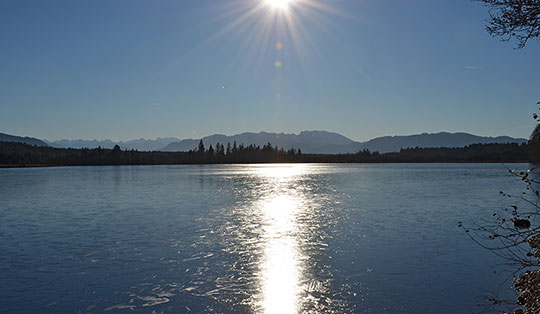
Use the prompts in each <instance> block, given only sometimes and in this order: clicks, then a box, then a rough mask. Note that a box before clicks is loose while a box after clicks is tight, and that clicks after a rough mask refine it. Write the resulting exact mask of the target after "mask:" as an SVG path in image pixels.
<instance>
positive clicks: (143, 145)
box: [48, 137, 198, 151]
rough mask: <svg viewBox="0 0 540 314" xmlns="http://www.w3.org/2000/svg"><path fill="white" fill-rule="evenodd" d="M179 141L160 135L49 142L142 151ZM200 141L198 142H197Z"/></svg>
mask: <svg viewBox="0 0 540 314" xmlns="http://www.w3.org/2000/svg"><path fill="white" fill-rule="evenodd" d="M176 141H179V139H177V138H175V137H167V138H161V137H158V138H156V139H155V140H147V139H144V138H141V139H136V140H130V141H119V142H113V141H111V140H80V139H79V140H65V139H64V140H57V141H51V142H48V143H49V144H50V145H51V146H54V147H58V148H96V147H98V146H101V147H102V148H107V149H112V148H113V147H114V146H115V145H118V146H120V147H121V148H122V149H129V150H131V149H136V150H140V151H153V150H158V149H160V148H162V147H164V146H166V145H168V144H169V143H171V142H176ZM197 143H198V142H197Z"/></svg>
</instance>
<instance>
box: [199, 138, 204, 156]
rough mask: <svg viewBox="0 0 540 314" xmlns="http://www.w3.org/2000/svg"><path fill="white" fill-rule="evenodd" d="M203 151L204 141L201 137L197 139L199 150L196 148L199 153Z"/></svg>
mask: <svg viewBox="0 0 540 314" xmlns="http://www.w3.org/2000/svg"><path fill="white" fill-rule="evenodd" d="M204 151H205V149H204V143H203V140H202V139H201V140H200V141H199V150H198V152H199V154H204Z"/></svg>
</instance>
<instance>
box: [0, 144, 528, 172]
mask: <svg viewBox="0 0 540 314" xmlns="http://www.w3.org/2000/svg"><path fill="white" fill-rule="evenodd" d="M528 155H529V146H528V145H526V144H521V145H519V144H474V145H469V146H466V147H461V148H444V147H441V148H419V147H416V148H407V149H402V150H401V151H399V152H394V153H384V154H380V153H378V152H370V151H368V150H363V151H360V152H358V153H354V154H352V153H351V154H304V153H302V152H301V151H300V150H296V149H289V150H284V149H283V148H278V147H277V146H272V145H271V144H270V143H268V144H267V145H264V146H263V147H260V146H256V145H249V146H244V145H236V143H233V144H230V143H228V144H227V145H223V144H217V145H216V146H215V147H213V146H212V145H211V146H209V147H208V148H207V147H205V146H204V143H203V142H202V141H201V142H200V143H199V147H198V149H196V150H191V151H189V152H140V151H137V150H122V149H121V148H120V147H119V146H118V145H117V146H115V147H114V148H113V149H103V148H100V147H98V148H94V149H64V148H53V147H38V146H32V145H27V144H23V143H13V142H0V165H2V166H76V165H166V164H220V163H318V162H321V163H369V162H372V163H374V162H378V163H381V162H382V163H398V162H403V163H411V162H527V161H528V160H529V159H528Z"/></svg>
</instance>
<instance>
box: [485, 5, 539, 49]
mask: <svg viewBox="0 0 540 314" xmlns="http://www.w3.org/2000/svg"><path fill="white" fill-rule="evenodd" d="M477 1H481V2H483V3H484V4H485V5H486V6H487V7H488V8H489V16H490V19H489V21H488V25H486V30H487V31H488V32H489V34H491V35H492V36H495V37H500V38H501V39H502V40H504V41H508V40H510V39H511V38H516V39H517V40H518V45H517V48H523V47H525V45H526V44H527V42H528V41H529V40H530V39H533V38H538V37H539V36H540V0H477Z"/></svg>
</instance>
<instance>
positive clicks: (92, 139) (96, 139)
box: [0, 130, 529, 142]
mask: <svg viewBox="0 0 540 314" xmlns="http://www.w3.org/2000/svg"><path fill="white" fill-rule="evenodd" d="M302 132H329V133H335V134H339V135H342V136H344V137H346V138H348V139H350V140H353V141H355V142H367V141H369V140H372V139H375V138H380V137H386V136H412V135H421V134H438V133H450V134H455V133H466V134H471V135H475V136H480V137H494V138H495V137H504V136H508V137H512V138H516V139H521V138H524V139H528V138H529V136H528V135H527V136H510V135H506V134H496V135H484V134H474V133H471V132H466V131H456V132H450V131H446V130H440V131H436V132H418V133H411V134H385V135H380V136H375V137H372V138H368V139H364V140H357V139H356V138H353V137H350V136H347V135H346V134H342V133H339V132H335V131H330V130H302V131H299V132H296V133H289V132H268V131H264V130H263V131H258V132H256V131H245V132H240V133H234V134H224V133H219V132H217V133H212V134H207V135H202V136H200V137H178V136H174V135H172V136H158V137H139V138H126V139H114V138H67V137H64V138H55V139H49V138H43V137H39V136H34V135H23V134H13V133H9V132H0V133H4V134H8V135H13V136H21V137H32V138H37V139H40V140H45V141H48V142H56V141H63V140H68V141H78V140H81V141H111V142H129V141H136V140H149V141H155V140H158V139H169V138H176V139H178V140H190V139H191V140H198V139H203V138H205V137H208V136H213V135H224V136H228V137H232V136H235V135H240V134H244V133H253V134H259V133H270V134H287V135H299V134H300V133H302Z"/></svg>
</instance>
